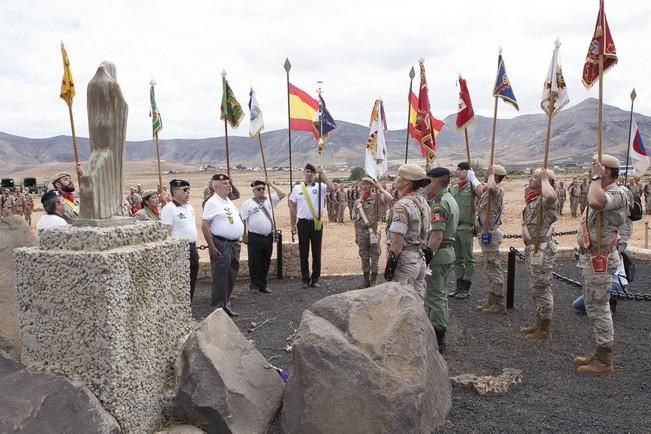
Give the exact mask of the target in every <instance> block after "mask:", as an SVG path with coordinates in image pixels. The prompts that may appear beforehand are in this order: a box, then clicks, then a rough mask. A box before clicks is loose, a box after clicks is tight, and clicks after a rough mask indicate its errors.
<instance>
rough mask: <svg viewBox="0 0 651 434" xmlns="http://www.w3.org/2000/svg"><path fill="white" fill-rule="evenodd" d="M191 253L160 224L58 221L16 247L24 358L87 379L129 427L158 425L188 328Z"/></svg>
mask: <svg viewBox="0 0 651 434" xmlns="http://www.w3.org/2000/svg"><path fill="white" fill-rule="evenodd" d="M188 255H189V253H188V246H187V242H186V241H184V240H174V239H167V231H166V230H165V228H164V227H163V225H162V224H160V223H139V224H132V225H122V226H118V227H108V228H104V227H70V226H67V227H61V228H56V229H53V230H48V231H45V232H44V233H43V234H42V237H41V239H40V246H39V247H31V248H20V249H16V250H15V257H16V266H17V268H18V269H20V270H21V273H19V274H18V276H17V282H16V291H17V294H16V298H17V305H18V315H19V327H20V332H21V338H22V344H23V353H22V361H23V363H24V364H25V365H27V366H28V367H30V368H33V369H39V370H43V371H47V372H52V373H55V374H60V375H64V376H66V377H68V378H69V379H72V380H76V381H81V382H83V383H85V384H86V385H87V386H88V388H89V389H90V390H91V391H92V392H93V393H94V394H95V395H96V396H97V397H98V398H99V399H100V401H101V402H102V404H103V405H104V408H106V410H108V411H109V412H110V413H111V414H112V415H113V416H114V417H115V418H116V419H117V421H118V423H119V424H120V426H121V428H122V430H123V431H124V432H125V433H142V432H152V431H153V430H154V428H155V427H156V426H157V425H158V424H159V423H160V421H161V418H162V410H163V407H164V405H165V403H166V401H165V394H167V393H169V391H170V390H171V389H172V388H173V365H174V361H175V359H176V356H177V354H178V351H179V348H178V346H179V343H180V341H181V339H180V338H181V337H183V336H184V335H186V334H187V333H189V332H190V330H191V319H192V314H191V309H190V281H189V258H188Z"/></svg>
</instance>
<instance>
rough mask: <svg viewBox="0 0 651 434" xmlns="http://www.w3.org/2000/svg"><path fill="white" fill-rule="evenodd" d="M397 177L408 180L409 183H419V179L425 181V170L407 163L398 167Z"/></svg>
mask: <svg viewBox="0 0 651 434" xmlns="http://www.w3.org/2000/svg"><path fill="white" fill-rule="evenodd" d="M398 175H399V176H401V177H403V178H405V179H408V180H409V181H420V180H421V179H427V174H426V173H425V169H423V168H422V167H420V166H419V165H417V164H412V163H407V164H403V165H402V166H400V169H398Z"/></svg>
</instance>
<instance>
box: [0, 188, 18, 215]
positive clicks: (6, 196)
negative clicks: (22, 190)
mask: <svg viewBox="0 0 651 434" xmlns="http://www.w3.org/2000/svg"><path fill="white" fill-rule="evenodd" d="M15 200H16V199H15V198H14V196H13V195H12V194H11V193H10V192H9V189H8V188H5V189H4V190H2V198H0V204H1V205H2V214H1V215H2V217H9V216H10V215H12V214H13V213H14V202H15Z"/></svg>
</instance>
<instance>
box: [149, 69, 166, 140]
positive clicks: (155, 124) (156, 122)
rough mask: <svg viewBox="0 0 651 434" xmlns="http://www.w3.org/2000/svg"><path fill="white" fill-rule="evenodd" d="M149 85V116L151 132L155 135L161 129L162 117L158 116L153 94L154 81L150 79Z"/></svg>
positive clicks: (158, 112)
mask: <svg viewBox="0 0 651 434" xmlns="http://www.w3.org/2000/svg"><path fill="white" fill-rule="evenodd" d="M149 85H150V87H149V101H150V102H151V111H150V112H149V117H151V127H152V133H153V135H154V136H156V134H158V132H159V131H160V130H162V129H163V118H162V117H161V116H160V111H158V106H157V105H156V95H155V94H154V86H155V85H156V83H154V81H153V80H152V81H151V82H150V83H149Z"/></svg>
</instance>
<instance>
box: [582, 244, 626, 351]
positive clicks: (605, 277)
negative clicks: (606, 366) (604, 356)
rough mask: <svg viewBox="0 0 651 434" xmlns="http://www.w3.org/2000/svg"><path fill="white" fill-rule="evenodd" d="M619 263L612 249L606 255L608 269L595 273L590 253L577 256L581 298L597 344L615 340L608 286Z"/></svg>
mask: <svg viewBox="0 0 651 434" xmlns="http://www.w3.org/2000/svg"><path fill="white" fill-rule="evenodd" d="M618 265H619V255H618V254H617V250H616V249H613V250H611V252H610V255H609V257H608V271H607V272H606V273H595V272H593V271H592V264H591V262H590V254H588V253H586V254H583V255H581V256H579V262H578V265H577V266H578V267H579V268H581V279H582V280H583V299H584V300H585V309H586V312H587V314H588V318H590V321H591V322H592V330H593V332H594V337H595V343H596V344H597V346H606V347H611V348H612V346H613V342H614V340H615V328H614V327H613V317H612V314H611V312H610V303H609V301H610V288H611V286H612V280H613V278H612V276H613V273H614V272H615V270H617V266H618Z"/></svg>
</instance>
